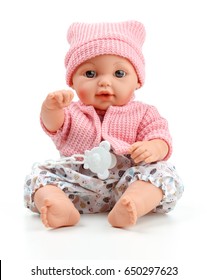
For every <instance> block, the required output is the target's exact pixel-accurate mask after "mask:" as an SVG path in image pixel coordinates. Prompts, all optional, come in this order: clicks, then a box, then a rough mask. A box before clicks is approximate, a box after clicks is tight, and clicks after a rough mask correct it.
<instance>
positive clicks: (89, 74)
mask: <svg viewBox="0 0 207 280" xmlns="http://www.w3.org/2000/svg"><path fill="white" fill-rule="evenodd" d="M84 76H86V77H87V78H94V77H96V71H93V70H88V71H86V72H85V74H84Z"/></svg>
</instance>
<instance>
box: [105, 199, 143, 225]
mask: <svg viewBox="0 0 207 280" xmlns="http://www.w3.org/2000/svg"><path fill="white" fill-rule="evenodd" d="M108 221H109V223H110V224H111V225H112V226H114V227H127V226H132V225H134V224H136V221H137V210H136V205H135V203H134V201H133V200H132V199H131V198H130V196H127V195H125V196H123V197H121V198H120V199H119V201H118V202H117V203H116V204H115V206H114V208H113V209H112V210H111V212H110V213H109V215H108Z"/></svg>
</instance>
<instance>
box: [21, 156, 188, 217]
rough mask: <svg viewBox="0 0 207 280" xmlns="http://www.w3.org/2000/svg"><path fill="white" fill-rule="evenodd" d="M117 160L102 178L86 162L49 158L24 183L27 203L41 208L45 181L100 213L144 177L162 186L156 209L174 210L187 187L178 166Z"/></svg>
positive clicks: (85, 210) (81, 209)
mask: <svg viewBox="0 0 207 280" xmlns="http://www.w3.org/2000/svg"><path fill="white" fill-rule="evenodd" d="M116 158H117V164H116V166H115V167H114V168H112V169H111V170H110V174H109V177H108V178H107V179H106V180H101V179H99V178H98V177H97V175H96V174H94V173H93V172H91V171H90V170H89V169H84V168H83V164H69V163H67V164H63V165H56V166H55V167H49V166H48V165H47V162H45V163H43V164H41V165H40V164H38V165H36V166H34V167H33V169H32V171H31V174H29V175H28V176H27V177H26V180H25V185H24V201H25V206H26V207H27V208H29V209H30V210H31V211H33V212H37V213H38V210H37V208H36V206H35V204H34V195H35V192H36V191H37V190H38V189H39V188H41V187H44V186H45V185H55V186H57V187H58V188H60V189H61V190H62V191H63V192H64V193H65V194H66V195H67V196H68V198H69V199H70V200H71V201H72V202H73V204H74V205H75V207H76V208H77V209H78V211H79V212H80V213H81V214H83V213H98V212H107V211H110V210H111V209H112V208H113V206H114V205H115V203H116V202H117V200H118V199H119V198H120V197H121V196H122V194H123V193H124V192H125V190H126V189H127V188H130V184H131V183H133V182H135V181H137V180H142V181H146V182H151V183H152V184H153V185H154V186H156V187H158V188H161V189H162V192H163V199H162V201H161V202H160V204H159V205H158V206H157V207H156V209H154V210H153V212H159V213H167V212H169V211H171V210H172V209H173V208H174V207H175V205H176V203H177V201H178V199H179V198H180V197H181V196H182V193H183V190H184V187H183V184H182V181H181V179H180V178H179V176H178V175H177V173H176V170H175V167H174V166H173V165H172V164H170V163H168V162H166V161H160V162H156V163H151V164H146V163H141V164H139V165H134V162H133V161H132V160H131V159H130V158H128V157H127V156H117V155H116Z"/></svg>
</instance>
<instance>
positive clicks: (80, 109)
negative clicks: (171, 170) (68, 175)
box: [41, 101, 172, 160]
mask: <svg viewBox="0 0 207 280" xmlns="http://www.w3.org/2000/svg"><path fill="white" fill-rule="evenodd" d="M41 124H42V127H43V129H44V131H45V132H46V133H47V134H48V135H49V136H50V137H51V139H52V140H53V141H54V143H55V145H56V147H57V149H58V150H59V152H60V154H61V155H63V156H71V155H73V154H76V153H78V154H80V153H81V154H82V153H84V152H85V151H86V150H90V149H92V148H93V147H95V146H98V145H99V143H100V142H101V141H102V140H107V141H109V143H110V144H111V147H112V150H113V152H114V153H115V154H117V155H118V154H127V153H128V149H129V147H130V145H131V144H133V143H134V142H136V141H143V140H152V139H163V140H164V141H166V143H167V144H168V146H169V152H168V154H167V156H166V157H165V160H167V159H168V158H169V157H170V155H171V153H172V141H171V136H170V134H169V131H168V124H167V121H166V120H165V119H164V118H162V117H161V116H160V114H159V113H158V111H157V109H156V108H155V107H154V106H151V105H147V104H144V103H142V102H138V101H131V102H129V103H128V104H127V105H125V106H110V107H109V108H108V109H107V111H106V113H105V115H104V118H103V121H102V122H101V120H100V116H99V115H98V114H97V112H96V110H95V109H94V107H93V106H86V105H84V104H83V103H82V102H81V101H78V102H72V103H71V104H70V106H69V107H67V108H65V121H64V124H63V126H62V127H61V129H59V130H58V131H57V132H56V133H51V132H49V131H48V130H47V129H46V128H45V127H44V125H43V123H42V121H41Z"/></svg>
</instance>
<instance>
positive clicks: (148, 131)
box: [137, 106, 172, 160]
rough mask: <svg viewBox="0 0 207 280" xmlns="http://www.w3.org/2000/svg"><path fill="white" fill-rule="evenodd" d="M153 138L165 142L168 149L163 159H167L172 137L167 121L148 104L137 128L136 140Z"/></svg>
mask: <svg viewBox="0 0 207 280" xmlns="http://www.w3.org/2000/svg"><path fill="white" fill-rule="evenodd" d="M153 139H162V140H164V141H165V142H166V143H167V145H168V148H169V150H168V154H167V155H166V157H165V158H164V160H167V159H168V158H169V157H170V156H171V154H172V138H171V135H170V132H169V129H168V122H167V120H166V119H164V118H163V117H162V116H161V115H160V114H159V112H158V111H157V109H156V108H155V107H154V106H148V109H147V110H146V113H145V114H144V116H143V118H142V120H141V122H140V125H139V128H138V135H137V141H144V140H145V141H147V140H153Z"/></svg>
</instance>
